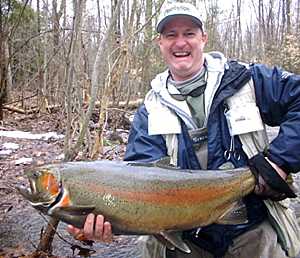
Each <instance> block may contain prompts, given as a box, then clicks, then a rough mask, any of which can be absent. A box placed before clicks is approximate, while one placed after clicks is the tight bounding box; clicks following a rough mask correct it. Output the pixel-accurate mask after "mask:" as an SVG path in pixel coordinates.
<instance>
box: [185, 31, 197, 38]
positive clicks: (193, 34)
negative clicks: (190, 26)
mask: <svg viewBox="0 0 300 258" xmlns="http://www.w3.org/2000/svg"><path fill="white" fill-rule="evenodd" d="M186 35H187V36H188V37H194V36H195V33H194V32H187V33H186Z"/></svg>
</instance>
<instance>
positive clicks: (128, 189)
mask: <svg viewBox="0 0 300 258" xmlns="http://www.w3.org/2000/svg"><path fill="white" fill-rule="evenodd" d="M26 174H27V176H28V179H29V183H30V187H25V186H19V187H18V190H19V192H20V193H21V194H22V195H23V196H24V197H25V198H26V199H27V200H29V202H30V203H31V205H33V206H34V207H35V208H36V209H38V210H40V211H42V212H43V213H45V214H47V215H49V216H52V217H56V218H58V219H60V220H62V221H64V222H66V223H69V224H72V225H74V226H77V227H82V226H83V224H84V221H85V218H86V216H87V214H88V213H90V212H93V213H94V214H103V215H104V216H105V218H106V219H107V220H108V221H110V222H111V224H112V227H113V232H114V233H117V234H140V235H143V234H153V235H156V236H158V235H160V236H163V237H164V239H167V240H168V242H171V245H170V246H176V247H178V248H179V249H181V250H183V251H185V252H189V251H190V249H189V248H188V246H186V245H185V244H184V243H183V242H182V243H180V241H178V239H177V237H176V234H173V233H172V232H176V231H181V230H187V229H192V228H196V227H201V226H206V225H209V224H211V223H226V222H228V223H231V222H232V218H234V217H235V216H232V214H240V213H239V212H237V213H233V209H234V207H236V204H237V202H238V201H239V200H241V198H242V197H243V196H245V195H247V194H249V193H250V192H252V191H253V189H254V186H255V178H254V176H253V174H252V173H251V171H250V169H249V168H239V169H232V170H180V169H175V168H172V167H169V168H163V167H157V166H155V165H152V164H140V163H127V162H119V161H93V162H68V163H61V164H53V165H46V166H42V167H38V168H36V169H33V170H31V171H28V172H26ZM228 218H230V220H229V221H228ZM237 222H238V221H237Z"/></svg>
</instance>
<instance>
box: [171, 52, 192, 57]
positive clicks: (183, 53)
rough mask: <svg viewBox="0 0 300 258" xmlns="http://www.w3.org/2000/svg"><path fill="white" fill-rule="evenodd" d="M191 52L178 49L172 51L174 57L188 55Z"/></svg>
mask: <svg viewBox="0 0 300 258" xmlns="http://www.w3.org/2000/svg"><path fill="white" fill-rule="evenodd" d="M190 54H191V52H189V51H180V52H173V55H174V56H175V57H188V56H190Z"/></svg>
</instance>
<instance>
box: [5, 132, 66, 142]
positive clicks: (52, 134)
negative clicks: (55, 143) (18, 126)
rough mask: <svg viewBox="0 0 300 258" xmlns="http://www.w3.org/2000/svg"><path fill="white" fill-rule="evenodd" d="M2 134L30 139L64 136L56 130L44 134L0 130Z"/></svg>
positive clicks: (56, 138) (54, 138)
mask: <svg viewBox="0 0 300 258" xmlns="http://www.w3.org/2000/svg"><path fill="white" fill-rule="evenodd" d="M0 136H3V137H10V138H18V139H28V140H45V141H47V140H49V139H51V140H59V139H62V138H64V135H62V134H57V133H56V132H48V133H43V134H33V133H31V132H23V131H0Z"/></svg>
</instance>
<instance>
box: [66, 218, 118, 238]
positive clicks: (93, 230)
mask: <svg viewBox="0 0 300 258" xmlns="http://www.w3.org/2000/svg"><path fill="white" fill-rule="evenodd" d="M67 231H68V232H69V233H70V234H71V235H73V236H74V238H75V239H78V240H94V241H100V242H106V243H110V242H111V241H112V238H113V234H112V230H111V224H110V223H109V222H108V221H105V220H104V217H103V216H102V215H98V216H95V215H94V214H92V213H91V214H89V215H88V216H87V218H86V221H85V223H84V227H83V229H79V228H76V227H74V226H72V225H68V227H67Z"/></svg>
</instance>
